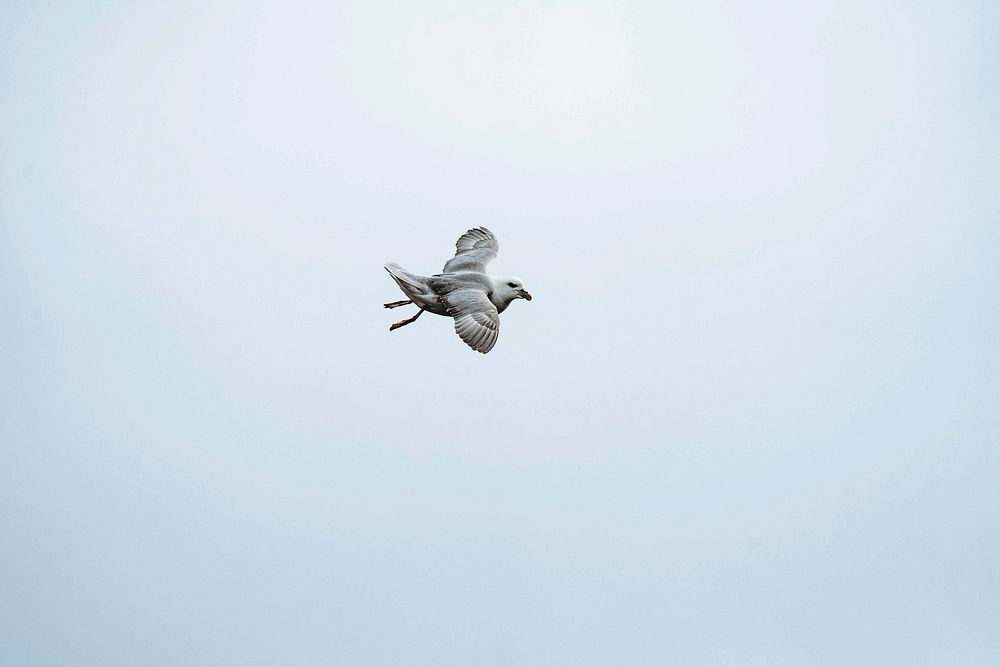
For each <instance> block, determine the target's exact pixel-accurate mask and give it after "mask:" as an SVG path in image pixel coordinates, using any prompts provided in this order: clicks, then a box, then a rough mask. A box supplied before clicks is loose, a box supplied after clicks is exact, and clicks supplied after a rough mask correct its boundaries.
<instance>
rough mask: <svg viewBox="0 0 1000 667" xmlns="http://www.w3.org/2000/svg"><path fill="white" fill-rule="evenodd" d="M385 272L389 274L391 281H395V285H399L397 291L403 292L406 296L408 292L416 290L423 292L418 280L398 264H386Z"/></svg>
mask: <svg viewBox="0 0 1000 667" xmlns="http://www.w3.org/2000/svg"><path fill="white" fill-rule="evenodd" d="M385 270H386V271H388V272H389V275H390V276H392V279H393V280H395V281H396V284H397V285H399V289H401V290H403V291H404V292H406V293H407V294H409V290H416V291H417V292H422V291H423V285H421V284H420V279H419V278H418V277H417V276H415V275H413V274H412V273H410V272H409V271H407V270H406V269H404V268H403V267H401V266H400V265H399V264H394V263H389V264H386V265H385ZM407 288H409V289H407Z"/></svg>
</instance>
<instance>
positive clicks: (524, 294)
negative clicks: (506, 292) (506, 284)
mask: <svg viewBox="0 0 1000 667" xmlns="http://www.w3.org/2000/svg"><path fill="white" fill-rule="evenodd" d="M517 295H518V296H519V297H521V298H522V299H527V300H528V301H531V295H530V294H528V292H527V290H523V289H522V290H518V291H517Z"/></svg>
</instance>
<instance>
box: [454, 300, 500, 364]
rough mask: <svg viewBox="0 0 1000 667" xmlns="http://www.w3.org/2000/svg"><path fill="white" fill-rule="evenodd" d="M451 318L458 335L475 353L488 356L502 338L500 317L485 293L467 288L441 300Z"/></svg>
mask: <svg viewBox="0 0 1000 667" xmlns="http://www.w3.org/2000/svg"><path fill="white" fill-rule="evenodd" d="M441 300H442V301H443V302H444V305H445V307H447V309H448V314H449V315H451V316H452V317H453V318H455V333H457V334H458V335H459V336H460V337H461V338H462V340H464V341H465V343H466V345H468V346H469V347H471V348H472V349H473V350H475V351H476V352H482V353H483V354H486V353H487V352H489V351H490V350H492V349H493V346H494V345H496V343H497V337H498V336H499V335H500V314H499V313H497V307H496V306H494V305H493V302H492V301H490V300H489V298H488V297H487V296H486V292H484V291H482V290H480V289H475V288H466V289H459V290H455V291H454V292H449V293H448V294H445V295H444V296H442V297H441Z"/></svg>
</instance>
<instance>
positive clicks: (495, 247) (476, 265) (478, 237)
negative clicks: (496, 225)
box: [444, 227, 500, 273]
mask: <svg viewBox="0 0 1000 667" xmlns="http://www.w3.org/2000/svg"><path fill="white" fill-rule="evenodd" d="M499 251H500V244H499V243H497V237H495V236H493V232H491V231H490V230H488V229H486V228H485V227H476V228H474V229H470V230H469V231H467V232H465V233H464V234H462V235H461V236H460V237H458V241H456V242H455V256H454V257H452V258H451V259H449V260H448V261H447V262H446V263H445V265H444V273H454V272H456V271H478V272H479V273H486V265H487V264H489V263H490V261H492V260H493V259H495V258H496V256H497V253H498V252H499Z"/></svg>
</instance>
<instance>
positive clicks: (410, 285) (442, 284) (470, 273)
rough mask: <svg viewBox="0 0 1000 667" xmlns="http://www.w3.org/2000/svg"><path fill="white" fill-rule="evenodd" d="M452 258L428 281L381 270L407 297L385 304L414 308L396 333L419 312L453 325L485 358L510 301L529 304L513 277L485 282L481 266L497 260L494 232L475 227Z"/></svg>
mask: <svg viewBox="0 0 1000 667" xmlns="http://www.w3.org/2000/svg"><path fill="white" fill-rule="evenodd" d="M455 248H456V249H455V256H454V257H452V258H451V259H449V260H448V261H447V263H445V265H444V270H443V271H442V272H441V273H439V274H437V275H433V276H429V277H428V276H418V275H415V274H412V273H410V272H409V271H406V270H405V269H404V268H403V267H401V266H400V265H398V264H386V265H385V270H386V271H388V272H389V275H390V276H392V279H393V280H395V281H396V284H397V285H399V289H401V290H403V294H405V295H406V296H407V298H406V299H404V300H402V301H393V302H391V303H387V304H385V307H386V308H398V307H399V306H406V305H409V304H411V303H412V304H414V305H416V306H417V308H419V310H418V311H417V314H416V315H414V316H413V317H411V318H410V319H408V320H402V321H400V322H396V323H395V324H393V325H392V326H391V327H389V331H395V330H396V329H398V328H400V327H404V326H406V325H407V324H410V323H412V322H416V321H417V318H418V317H420V316H421V315H422V314H423V313H424V311H427V312H429V313H434V314H435V315H445V316H447V317H452V318H454V319H455V333H457V334H458V335H459V336H460V337H461V338H462V340H464V341H465V343H466V344H467V345H468V346H469V347H471V348H472V349H473V350H475V351H476V352H482V353H483V354H486V353H487V352H489V351H490V350H492V349H493V346H494V345H496V342H497V336H499V335H500V313H502V312H503V311H505V310H507V306H509V305H510V304H511V303H513V302H514V300H515V299H527V300H528V301H531V295H530V294H529V293H528V292H527V290H525V289H524V283H523V282H521V279H520V278H515V277H514V276H490V275H487V273H486V265H487V264H488V263H489V262H490V260H492V259H494V258H495V257H496V256H497V252H498V251H499V250H500V245H499V244H498V243H497V237H495V236H493V232H491V231H490V230H488V229H486V228H485V227H476V228H475V229H470V230H469V231H467V232H465V233H464V234H462V235H461V236H460V237H459V238H458V241H457V242H456V243H455Z"/></svg>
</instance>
